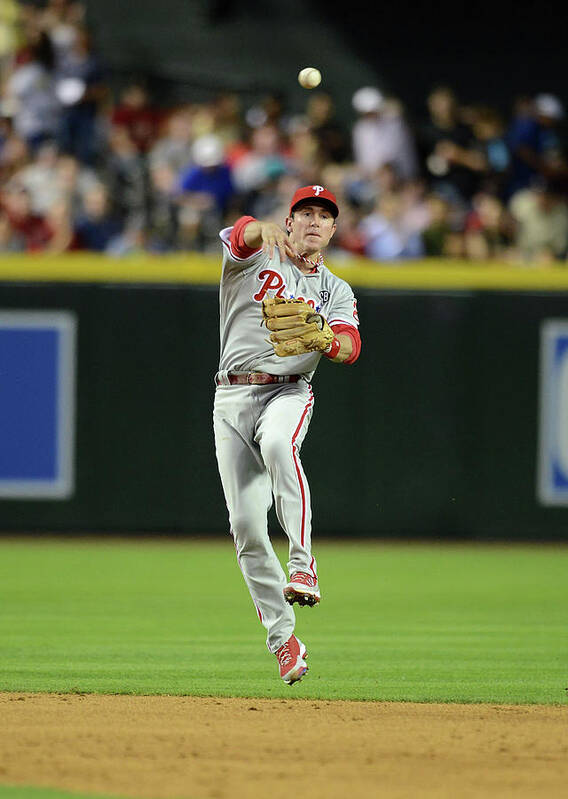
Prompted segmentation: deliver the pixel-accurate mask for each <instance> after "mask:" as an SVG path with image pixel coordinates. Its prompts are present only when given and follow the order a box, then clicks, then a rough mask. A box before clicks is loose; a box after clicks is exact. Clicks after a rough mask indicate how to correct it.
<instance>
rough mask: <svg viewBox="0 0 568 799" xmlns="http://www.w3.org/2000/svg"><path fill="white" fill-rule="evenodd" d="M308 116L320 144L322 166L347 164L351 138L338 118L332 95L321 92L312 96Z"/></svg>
mask: <svg viewBox="0 0 568 799" xmlns="http://www.w3.org/2000/svg"><path fill="white" fill-rule="evenodd" d="M306 116H307V119H308V124H309V127H310V129H311V131H312V134H313V136H314V137H315V139H316V141H317V144H318V152H317V160H318V162H319V163H320V164H321V165H322V166H324V165H325V164H328V163H333V164H343V163H345V162H346V161H347V160H348V159H349V157H350V155H351V152H350V150H351V147H350V142H349V137H348V135H347V133H346V131H345V130H344V128H343V125H342V124H341V122H340V121H339V119H338V117H337V113H336V109H335V104H334V102H333V98H332V97H331V95H330V94H328V93H327V92H321V91H320V92H315V93H313V94H311V95H310V97H309V99H308V102H307V106H306Z"/></svg>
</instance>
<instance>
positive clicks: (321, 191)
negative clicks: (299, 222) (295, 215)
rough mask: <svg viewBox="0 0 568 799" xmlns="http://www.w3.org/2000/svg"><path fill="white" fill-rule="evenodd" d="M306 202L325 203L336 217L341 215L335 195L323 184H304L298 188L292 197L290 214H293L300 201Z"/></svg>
mask: <svg viewBox="0 0 568 799" xmlns="http://www.w3.org/2000/svg"><path fill="white" fill-rule="evenodd" d="M305 202H311V203H314V204H316V205H317V204H320V205H325V206H326V207H327V208H329V210H330V211H331V213H332V214H333V216H334V217H337V216H338V215H339V208H338V206H337V200H336V199H335V195H334V194H332V193H331V192H330V191H328V190H327V189H325V188H324V187H323V186H317V185H316V186H303V187H302V188H301V189H298V190H297V191H296V192H295V194H294V196H293V197H292V202H291V203H290V213H289V216H292V211H294V210H295V209H296V208H297V207H298V205H300V203H305Z"/></svg>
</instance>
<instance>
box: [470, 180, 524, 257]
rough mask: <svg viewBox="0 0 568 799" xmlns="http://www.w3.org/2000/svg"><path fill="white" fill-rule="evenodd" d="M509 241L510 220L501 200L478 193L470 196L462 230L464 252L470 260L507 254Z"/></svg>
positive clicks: (510, 241) (510, 232) (510, 242)
mask: <svg viewBox="0 0 568 799" xmlns="http://www.w3.org/2000/svg"><path fill="white" fill-rule="evenodd" d="M511 244H512V220H510V219H509V216H508V214H507V212H506V210H505V207H504V206H503V203H502V202H501V200H499V199H498V198H497V197H495V196H493V195H492V194H487V193H479V194H477V195H476V196H475V197H474V198H473V210H472V211H471V213H470V214H469V215H468V217H467V220H466V225H465V232H464V252H465V255H466V257H468V258H471V259H473V260H483V259H486V258H493V259H496V258H507V259H508V256H509V254H510V249H511Z"/></svg>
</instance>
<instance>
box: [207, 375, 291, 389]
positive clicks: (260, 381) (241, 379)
mask: <svg viewBox="0 0 568 799" xmlns="http://www.w3.org/2000/svg"><path fill="white" fill-rule="evenodd" d="M227 377H228V380H229V383H230V385H232V386H246V385H251V386H267V385H269V384H270V383H297V382H298V380H300V379H301V377H302V375H269V374H267V373H266V372H241V373H240V374H236V375H227ZM217 385H222V384H220V383H219V382H217Z"/></svg>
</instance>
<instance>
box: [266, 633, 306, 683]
mask: <svg viewBox="0 0 568 799" xmlns="http://www.w3.org/2000/svg"><path fill="white" fill-rule="evenodd" d="M274 654H275V655H276V659H277V660H278V666H279V668H280V676H281V677H282V679H283V680H284V682H285V683H287V685H292V684H293V683H295V682H298V681H299V680H301V679H302V677H303V676H304V674H305V673H306V672H307V670H308V666H307V663H306V661H305V658H307V656H308V653H307V651H306V647H305V646H304V644H303V643H302V642H301V641H300V640H299V639H298V638H296V636H295V635H291V636H290V638H288V640H287V641H286V643H285V644H283V645H282V646H281V647H280V649H277V650H276V652H275V653H274Z"/></svg>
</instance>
